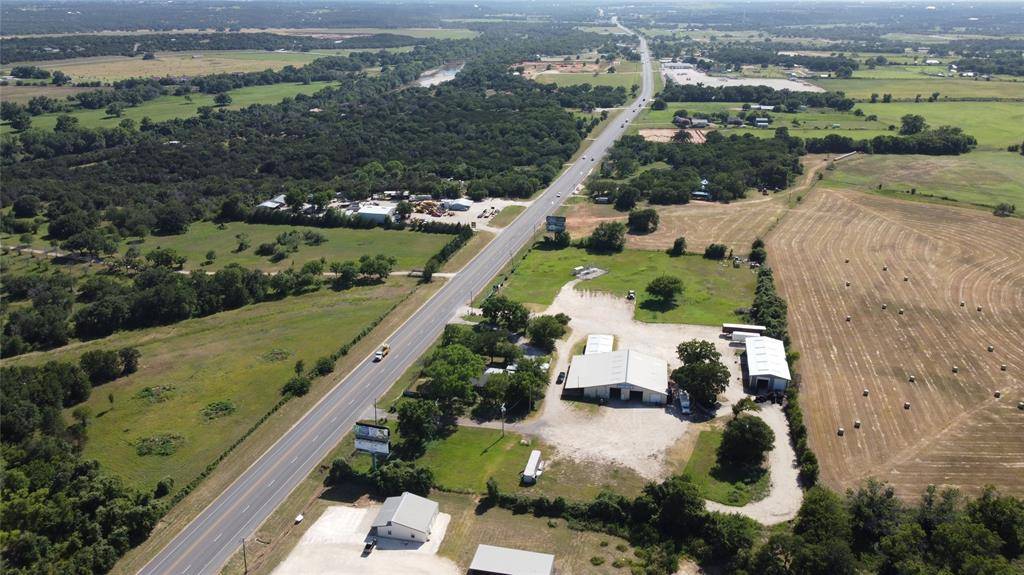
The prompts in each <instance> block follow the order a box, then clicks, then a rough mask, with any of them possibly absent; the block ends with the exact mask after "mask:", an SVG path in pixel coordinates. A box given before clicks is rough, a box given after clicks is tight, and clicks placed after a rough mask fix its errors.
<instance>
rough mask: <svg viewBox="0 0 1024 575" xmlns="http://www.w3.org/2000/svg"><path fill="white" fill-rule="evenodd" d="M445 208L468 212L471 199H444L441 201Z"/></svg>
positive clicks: (471, 205)
mask: <svg viewBox="0 0 1024 575" xmlns="http://www.w3.org/2000/svg"><path fill="white" fill-rule="evenodd" d="M441 205H442V206H444V208H445V209H446V210H451V211H453V212H468V211H469V208H471V207H473V200H469V199H466V198H456V199H454V200H444V201H443V202H441Z"/></svg>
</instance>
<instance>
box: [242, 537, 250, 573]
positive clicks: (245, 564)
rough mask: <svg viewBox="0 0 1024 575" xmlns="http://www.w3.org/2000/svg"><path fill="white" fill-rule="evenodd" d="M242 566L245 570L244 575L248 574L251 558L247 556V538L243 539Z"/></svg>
mask: <svg viewBox="0 0 1024 575" xmlns="http://www.w3.org/2000/svg"><path fill="white" fill-rule="evenodd" d="M242 565H243V568H244V569H245V571H243V573H248V572H249V558H248V557H246V556H245V537H242Z"/></svg>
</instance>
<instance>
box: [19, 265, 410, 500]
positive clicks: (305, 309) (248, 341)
mask: <svg viewBox="0 0 1024 575" xmlns="http://www.w3.org/2000/svg"><path fill="white" fill-rule="evenodd" d="M414 285H415V280H411V279H408V278H393V279H391V280H389V281H388V282H387V283H386V284H384V285H380V286H372V287H360V288H354V289H352V290H350V291H346V292H341V293H338V292H334V291H331V290H328V289H322V290H321V291H319V292H316V293H312V294H307V295H302V296H296V297H289V298H285V299H283V300H280V301H275V302H267V303H261V304H256V305H251V306H247V307H244V308H241V309H237V310H233V311H227V312H223V313H219V314H215V315H212V316H208V317H204V318H197V319H191V320H187V321H183V322H180V323H177V324H174V325H171V326H164V327H156V328H150V329H144V330H138V331H127V332H120V333H117V334H114V335H112V336H110V337H107V338H104V339H100V340H96V341H93V342H89V343H83V344H72V345H69V346H66V347H64V348H61V349H58V350H54V351H51V352H46V353H41V354H31V355H28V356H22V357H19V358H16V359H14V360H8V361H9V362H10V363H42V362H44V361H48V360H51V359H57V360H64V361H77V359H78V357H79V356H80V355H81V354H82V353H83V352H85V351H88V350H91V349H118V348H121V347H125V346H135V347H137V348H138V349H139V351H140V352H142V358H141V362H140V368H139V371H138V372H136V373H135V374H133V375H130V376H127V377H124V378H121V379H119V380H117V381H114V382H112V383H108V384H106V385H103V386H100V387H97V388H95V389H94V390H93V393H92V397H91V398H90V399H89V401H88V402H87V403H86V405H88V406H89V407H90V408H91V409H92V412H93V413H94V414H95V416H96V417H95V419H94V420H93V421H92V423H91V425H90V426H89V431H88V435H89V439H88V441H87V443H86V445H85V451H84V456H85V457H86V458H88V459H96V460H98V461H99V462H100V464H101V465H102V466H103V468H104V470H106V471H108V472H110V473H113V474H115V475H117V476H119V477H122V478H123V479H124V480H125V481H127V482H128V483H130V484H131V485H134V486H137V487H139V488H142V489H146V490H148V489H152V488H153V485H154V484H155V483H156V481H157V480H159V479H161V478H162V477H171V478H172V479H174V482H175V486H177V487H181V486H183V485H185V484H186V483H188V482H189V481H190V480H192V479H193V478H194V477H196V476H197V475H198V474H199V473H200V472H201V471H202V470H203V468H205V467H206V465H207V464H209V463H211V462H212V461H213V460H214V459H216V458H217V456H218V455H219V454H220V453H221V452H223V451H224V450H225V449H226V448H227V447H228V446H230V445H231V444H232V443H233V442H235V441H236V440H237V439H238V438H239V437H240V436H241V435H242V434H243V433H244V432H245V431H246V430H247V429H248V428H249V427H250V426H252V425H253V424H254V423H255V422H256V420H258V419H259V418H260V417H261V416H262V415H263V414H265V413H266V412H267V411H268V410H269V409H270V408H271V407H272V406H273V405H274V404H275V403H277V401H278V400H279V399H280V397H281V396H280V388H281V386H282V385H283V384H284V383H285V381H287V380H288V378H289V377H291V375H292V374H293V371H292V369H293V366H294V364H295V362H296V360H299V359H302V360H304V361H305V363H306V365H307V366H309V365H312V364H313V362H315V361H316V359H317V358H319V357H321V356H324V355H328V354H330V353H332V352H334V351H336V350H337V349H338V347H340V346H341V345H343V344H345V343H347V342H349V341H351V340H352V338H353V337H354V336H355V335H356V334H357V333H359V331H361V330H362V329H363V327H364V326H366V325H367V324H368V323H370V322H372V321H373V320H375V319H376V318H378V317H380V316H381V315H382V314H383V313H385V312H386V311H387V310H388V309H390V308H391V306H392V305H393V304H395V303H396V302H397V301H399V300H400V299H402V298H403V297H404V296H405V295H406V294H408V293H409V291H410V290H411V289H412V288H413V286H414ZM314 385H329V384H328V383H327V382H326V381H317V382H316V383H314ZM147 388H148V391H147ZM108 394H112V395H113V396H114V403H113V405H111V404H110V403H109V401H108ZM161 399H162V401H161ZM222 400H227V401H231V402H232V403H233V404H234V405H235V408H236V411H235V412H234V413H232V414H231V415H228V416H225V417H221V418H219V419H214V420H210V421H208V420H206V419H205V418H204V417H203V416H202V415H201V410H202V409H203V408H204V407H206V406H207V405H209V404H210V403H212V402H214V401H222ZM161 433H174V434H178V435H180V436H182V438H183V443H182V445H181V446H180V447H179V448H178V450H177V451H176V452H175V453H174V454H173V455H169V456H156V455H149V456H139V455H137V454H136V450H135V442H136V441H137V440H139V439H140V438H143V437H149V436H153V435H155V434H161Z"/></svg>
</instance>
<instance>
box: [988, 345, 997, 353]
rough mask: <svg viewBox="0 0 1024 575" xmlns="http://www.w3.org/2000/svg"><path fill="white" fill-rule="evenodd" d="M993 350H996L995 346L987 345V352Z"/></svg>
mask: <svg viewBox="0 0 1024 575" xmlns="http://www.w3.org/2000/svg"><path fill="white" fill-rule="evenodd" d="M995 350H996V348H995V347H994V346H991V345H990V346H988V351H989V353H992V352H993V351H995Z"/></svg>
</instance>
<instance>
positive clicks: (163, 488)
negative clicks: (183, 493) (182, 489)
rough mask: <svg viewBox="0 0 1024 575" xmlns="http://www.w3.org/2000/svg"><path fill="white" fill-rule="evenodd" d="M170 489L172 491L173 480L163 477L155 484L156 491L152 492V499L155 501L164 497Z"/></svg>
mask: <svg viewBox="0 0 1024 575" xmlns="http://www.w3.org/2000/svg"><path fill="white" fill-rule="evenodd" d="M172 489H174V480H173V479H171V478H170V477H164V478H163V479H161V480H160V481H157V482H156V489H154V490H153V497H155V498H156V499H160V498H161V497H166V496H167V495H168V494H169V493H170V492H171V490H172Z"/></svg>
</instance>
